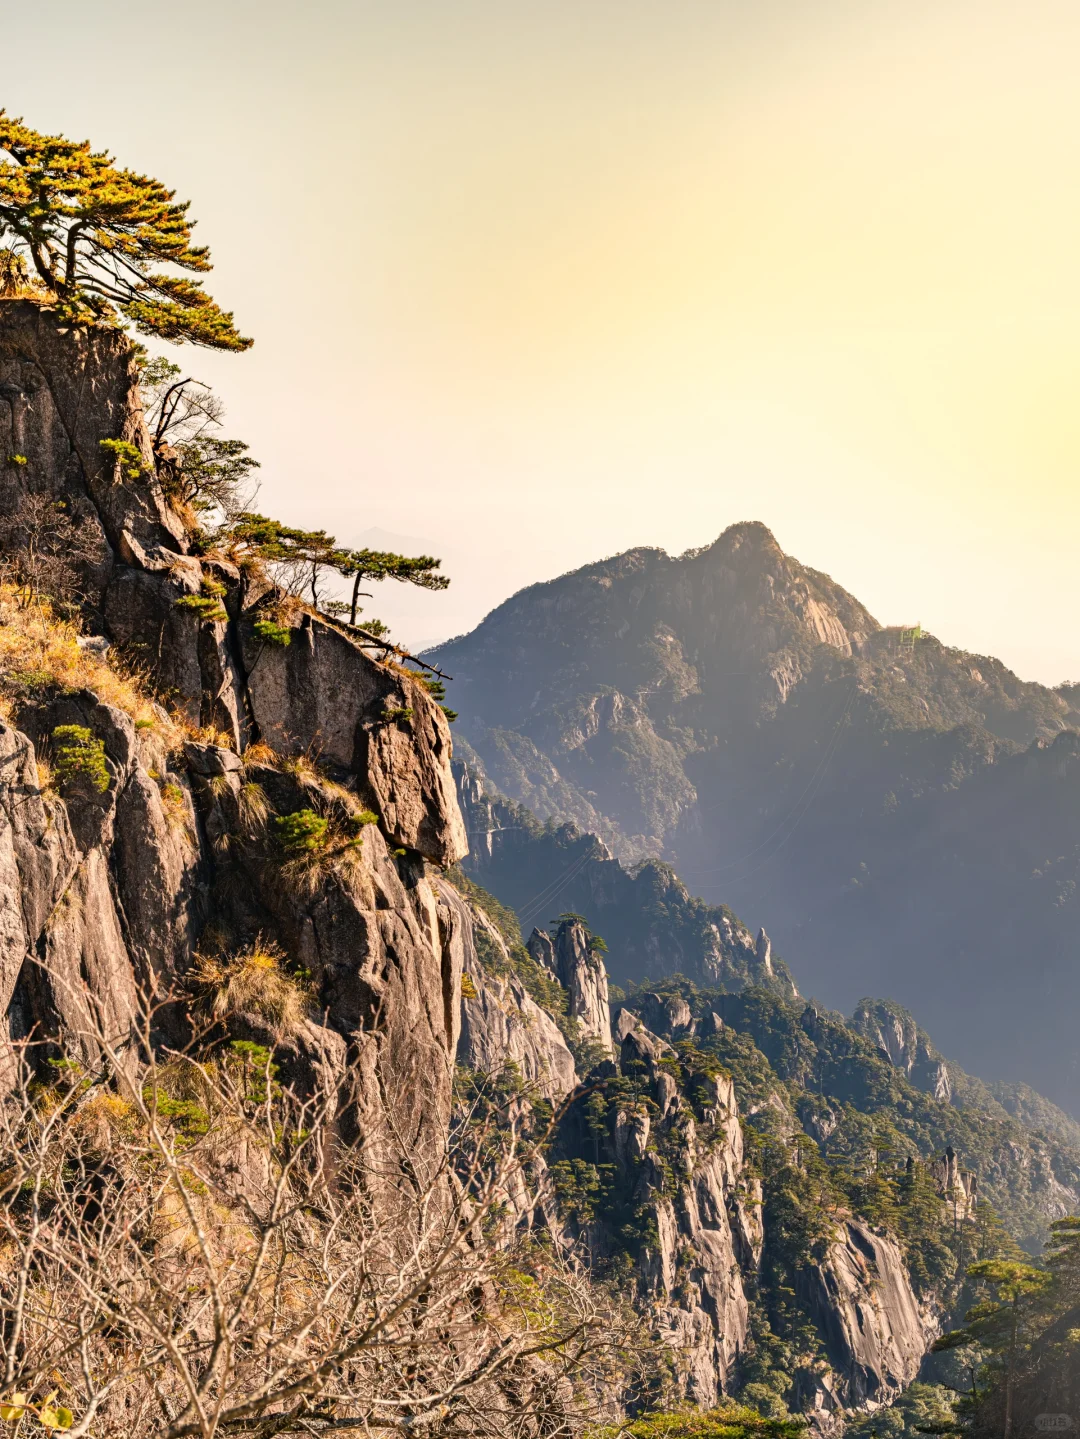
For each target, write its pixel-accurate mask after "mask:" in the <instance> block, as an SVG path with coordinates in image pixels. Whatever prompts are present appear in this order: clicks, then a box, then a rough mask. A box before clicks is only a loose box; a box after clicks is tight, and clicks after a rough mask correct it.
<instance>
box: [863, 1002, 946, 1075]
mask: <svg viewBox="0 0 1080 1439" xmlns="http://www.w3.org/2000/svg"><path fill="white" fill-rule="evenodd" d="M851 1022H852V1024H853V1025H854V1027H855V1028H856V1029H857V1030H858V1031H859V1033H860V1034H864V1035H865V1036H866V1038H867V1039H869V1040H871V1041H872V1042H873V1043H874V1044H876V1045H877V1046H878V1048H879V1050H880V1051H881V1053H882V1054H883V1055H884V1056H885V1057H886V1059H888V1061H889V1063H890V1064H892V1065H895V1066H896V1068H897V1069H902V1070H903V1071H904V1073H905V1074H906V1075H907V1077H908V1079H909V1080H910V1081H911V1083H912V1084H914V1086H915V1087H916V1089H921V1090H923V1091H924V1092H925V1093H926V1094H932V1095H933V1096H934V1098H935V1099H945V1100H948V1099H951V1098H952V1080H951V1079H950V1077H949V1066H948V1065H947V1064H946V1063H945V1060H944V1059H943V1058H942V1057H941V1055H940V1054H939V1053H938V1052H937V1050H936V1049H935V1048H934V1046H933V1045H932V1044H931V1043H930V1039H929V1037H928V1036H927V1035H926V1034H925V1033H924V1032H923V1031H922V1030H921V1029H920V1028H919V1026H918V1025H917V1024H916V1023H915V1020H914V1019H913V1018H912V1016H911V1015H910V1014H909V1013H908V1012H907V1010H906V1009H903V1008H902V1007H901V1006H900V1005H898V1004H890V1003H889V1002H888V1001H886V1000H872V999H864V1000H862V1001H861V1002H860V1003H859V1005H858V1007H857V1008H856V1010H855V1014H854V1016H853V1017H852V1021H851Z"/></svg>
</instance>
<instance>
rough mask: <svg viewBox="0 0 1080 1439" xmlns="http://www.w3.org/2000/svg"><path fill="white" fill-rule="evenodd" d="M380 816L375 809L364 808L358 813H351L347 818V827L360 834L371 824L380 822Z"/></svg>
mask: <svg viewBox="0 0 1080 1439" xmlns="http://www.w3.org/2000/svg"><path fill="white" fill-rule="evenodd" d="M378 823H379V816H378V815H377V814H376V813H375V811H374V810H373V809H362V810H360V811H359V812H358V813H356V814H351V815H349V818H348V819H347V820H346V825H347V827H348V828H349V829H350V830H351V831H352V833H353V834H355V835H360V834H361V833H362V832H363V831H364V830H365V829H366V828H367V826H368V825H369V824H378Z"/></svg>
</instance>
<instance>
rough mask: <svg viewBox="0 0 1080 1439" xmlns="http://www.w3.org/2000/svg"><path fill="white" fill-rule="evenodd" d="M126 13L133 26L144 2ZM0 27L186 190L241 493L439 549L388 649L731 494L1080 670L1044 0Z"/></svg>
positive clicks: (1072, 426) (671, 529)
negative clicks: (207, 279)
mask: <svg viewBox="0 0 1080 1439" xmlns="http://www.w3.org/2000/svg"><path fill="white" fill-rule="evenodd" d="M148 12H150V13H148ZM184 13H185V15H186V16H187V20H186V22H185V23H183V24H179V25H178V24H177V23H176V22H175V21H174V19H173V14H172V12H166V10H165V9H164V7H160V10H159V7H147V6H145V5H144V4H140V5H135V4H129V3H124V0H98V3H95V4H94V5H93V6H87V5H85V4H76V3H74V0H39V3H38V4H37V5H35V6H34V7H23V8H22V9H21V10H20V11H19V12H18V13H17V14H15V15H5V18H4V32H5V40H4V45H5V49H9V47H10V49H9V53H12V54H14V53H18V52H19V50H20V49H21V47H22V45H23V44H25V46H26V49H25V50H24V51H23V53H34V52H35V47H37V48H38V49H40V47H41V44H42V41H43V38H44V37H47V44H46V46H45V49H46V51H47V52H48V53H49V54H50V57H51V58H50V60H49V63H48V64H47V65H45V64H41V65H37V64H35V65H27V66H21V67H10V66H8V65H5V66H4V79H3V85H2V88H0V104H3V105H5V106H6V107H7V108H8V109H9V110H10V111H12V112H14V113H16V114H22V115H23V116H24V117H25V118H26V120H27V121H28V123H30V124H33V125H35V126H37V127H38V128H41V129H60V130H63V131H65V132H66V133H69V134H73V135H78V136H80V137H82V136H89V137H90V138H91V139H93V140H94V141H95V143H96V144H99V145H103V146H108V147H109V148H111V149H112V150H113V152H114V153H115V154H116V155H117V156H118V158H119V159H120V160H121V161H122V162H124V163H128V164H131V165H133V166H136V167H138V168H141V169H145V170H149V171H150V172H151V173H154V174H156V175H158V176H160V177H161V178H162V179H164V180H166V181H167V182H168V183H169V184H171V185H175V186H176V187H177V188H178V190H179V192H180V193H181V194H182V195H184V196H190V197H191V199H192V201H193V211H194V213H195V214H196V215H197V216H198V217H199V219H200V238H201V239H202V240H204V241H205V242H207V243H209V244H210V245H211V247H212V249H213V252H214V255H215V258H216V260H217V270H216V272H215V275H214V277H213V285H212V288H213V289H214V292H215V294H216V295H217V296H218V297H219V298H220V299H221V300H222V301H223V302H225V303H226V304H227V305H229V306H233V307H235V309H236V311H237V316H238V319H239V320H240V322H241V324H242V326H243V327H244V328H245V329H246V330H247V331H248V332H249V333H254V334H255V336H256V340H257V343H256V347H255V349H254V350H253V351H252V352H251V353H250V354H249V355H246V356H242V357H232V356H229V357H218V356H193V357H192V368H193V369H194V370H195V371H196V372H197V373H199V374H200V375H206V376H207V377H210V378H212V379H213V380H214V381H215V383H216V384H217V385H218V387H219V388H220V390H221V392H222V393H223V395H224V397H225V398H226V401H227V402H228V404H229V407H230V422H231V424H232V425H233V426H234V428H235V431H236V433H237V434H239V435H241V436H242V437H243V438H246V439H248V440H249V441H250V442H251V444H252V445H253V448H254V449H255V450H256V452H257V453H258V454H259V456H260V458H261V459H262V460H263V463H264V470H263V474H264V489H263V494H262V504H263V506H264V507H265V508H267V509H269V510H271V511H272V512H274V513H277V514H279V515H280V516H281V517H282V518H286V519H290V520H293V521H294V522H301V523H309V524H312V525H323V524H326V525H328V526H330V527H332V528H333V527H336V528H337V530H338V533H339V535H340V537H341V538H342V539H343V540H349V541H355V540H357V539H358V538H359V537H360V536H362V535H363V534H365V533H366V532H367V531H368V530H370V529H372V528H378V529H380V530H382V531H386V532H390V533H391V534H397V535H401V536H409V537H416V539H418V540H422V541H424V543H425V545H428V546H433V547H434V548H435V550H436V552H438V553H443V554H444V555H445V557H446V559H447V562H448V568H450V570H451V573H452V574H453V576H454V585H453V586H452V588H451V590H450V591H449V592H448V593H447V594H446V595H445V596H427V595H424V596H417V597H415V599H409V598H407V597H405V596H403V595H402V594H401V592H400V591H398V592H397V593H395V594H394V595H388V596H386V599H385V601H383V598H382V597H380V602H379V603H378V604H376V606H375V608H376V610H377V611H379V612H382V613H383V614H384V617H386V618H391V619H394V620H395V621H397V623H398V627H399V629H400V632H401V633H402V635H403V636H404V637H405V638H408V639H411V640H413V641H414V642H422V641H425V640H431V639H436V638H439V637H442V636H445V635H447V634H449V633H453V632H455V631H460V630H462V629H465V628H469V627H471V626H472V625H473V624H475V623H476V622H477V620H478V619H479V618H480V617H481V615H482V614H483V613H484V612H485V611H486V610H487V609H488V608H490V607H491V606H492V605H493V604H495V603H497V602H498V601H499V600H500V599H502V598H503V597H505V595H506V594H508V593H509V592H511V591H512V590H514V589H516V588H519V587H520V586H521V585H522V584H525V583H528V582H530V581H532V580H534V579H538V578H544V577H548V576H550V575H554V574H557V573H559V572H561V571H562V570H564V569H567V568H569V567H571V566H574V565H577V564H581V563H584V562H586V561H588V560H590V559H593V558H596V557H598V556H600V555H603V554H610V553H613V552H615V551H617V550H620V549H624V548H627V547H629V546H630V545H635V544H652V545H661V546H663V547H665V548H667V549H668V550H670V551H671V552H673V553H674V552H678V551H680V550H681V549H683V548H686V547H687V546H690V545H698V544H702V543H707V542H708V541H709V540H711V539H713V538H714V537H715V536H716V535H717V534H718V533H719V532H720V530H722V529H723V528H724V527H725V526H726V525H727V524H729V523H731V522H733V521H735V520H740V519H748V518H755V519H761V520H763V521H764V522H765V523H766V524H768V525H769V526H770V527H771V528H772V529H773V530H774V531H775V533H776V535H777V537H778V539H779V540H780V542H781V544H783V545H784V547H785V548H787V549H788V550H789V551H791V552H792V553H794V554H796V555H798V556H799V558H801V559H803V560H804V561H806V562H807V563H809V564H812V565H814V566H815V567H817V568H819V569H824V570H827V571H829V572H830V573H832V574H833V575H834V577H835V578H836V579H837V580H839V581H840V582H841V583H843V584H845V585H847V586H848V588H850V589H852V590H853V591H854V592H855V593H856V594H857V595H858V596H859V597H860V598H861V599H862V600H863V601H864V602H865V603H866V604H867V605H868V606H869V607H870V609H871V610H872V611H873V612H874V613H875V614H877V616H878V618H879V619H881V620H883V621H885V622H905V623H912V622H914V621H915V620H921V622H922V624H923V625H924V627H925V628H928V629H930V630H932V631H933V632H935V633H936V634H938V635H940V636H941V638H943V639H944V640H946V641H947V642H949V643H954V644H958V645H964V646H967V647H970V648H973V649H976V650H981V651H989V652H991V653H997V654H1000V655H1001V657H1002V658H1004V659H1005V660H1007V661H1008V662H1009V663H1010V664H1012V665H1013V666H1014V667H1015V668H1017V669H1018V671H1019V672H1020V673H1021V674H1023V675H1025V676H1026V677H1031V678H1040V679H1044V680H1046V681H1048V682H1051V683H1053V682H1057V681H1059V680H1061V679H1064V678H1067V677H1080V630H1078V626H1077V622H1076V608H1077V607H1076V602H1075V598H1074V590H1075V586H1076V581H1075V578H1074V575H1075V571H1076V561H1077V539H1078V530H1080V524H1078V522H1080V487H1078V485H1077V477H1078V472H1080V406H1078V404H1077V399H1076V391H1077V382H1078V379H1080V279H1078V275H1080V268H1078V267H1080V261H1078V256H1080V184H1078V174H1080V166H1078V163H1077V160H1078V156H1077V151H1078V149H1080V84H1078V83H1077V78H1076V77H1077V74H1078V73H1080V5H1077V4H1076V3H1075V0H1071V3H1063V0H1023V3H1012V0H1010V3H1004V0H904V3H899V2H898V0H876V3H875V0H860V3H855V0H738V3H729V0H707V3H706V0H701V3H699V0H650V3H644V0H543V3H540V0H537V3H531V4H526V3H522V0H426V3H425V0H382V3H379V4H373V3H350V4H346V3H343V0H310V3H307V4H305V5H299V4H283V3H261V4H255V3H239V0H217V3H213V4H211V3H209V0H193V3H191V4H189V5H188V6H187V7H186V8H185V12H184Z"/></svg>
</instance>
